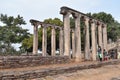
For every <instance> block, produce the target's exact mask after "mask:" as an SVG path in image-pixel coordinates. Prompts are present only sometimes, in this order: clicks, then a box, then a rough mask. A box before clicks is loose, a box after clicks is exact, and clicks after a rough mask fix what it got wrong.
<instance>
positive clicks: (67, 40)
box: [63, 12, 70, 57]
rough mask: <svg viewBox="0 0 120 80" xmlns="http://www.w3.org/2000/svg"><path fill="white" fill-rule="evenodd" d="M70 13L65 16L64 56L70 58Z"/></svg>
mask: <svg viewBox="0 0 120 80" xmlns="http://www.w3.org/2000/svg"><path fill="white" fill-rule="evenodd" d="M69 15H70V13H69V12H67V13H66V14H64V15H63V22H64V55H65V56H69V57H70V19H69Z"/></svg>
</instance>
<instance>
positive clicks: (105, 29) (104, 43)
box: [103, 24, 108, 51]
mask: <svg viewBox="0 0 120 80" xmlns="http://www.w3.org/2000/svg"><path fill="white" fill-rule="evenodd" d="M103 48H104V49H105V50H106V51H108V50H107V25H106V24H104V25H103Z"/></svg>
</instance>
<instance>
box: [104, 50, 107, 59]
mask: <svg viewBox="0 0 120 80" xmlns="http://www.w3.org/2000/svg"><path fill="white" fill-rule="evenodd" d="M103 60H104V61H106V60H107V52H106V50H105V49H104V50H103Z"/></svg>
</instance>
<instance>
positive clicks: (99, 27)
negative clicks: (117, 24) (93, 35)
mask: <svg viewBox="0 0 120 80" xmlns="http://www.w3.org/2000/svg"><path fill="white" fill-rule="evenodd" d="M102 38H103V37H102V24H99V25H98V43H99V46H100V47H101V49H103V42H102Z"/></svg>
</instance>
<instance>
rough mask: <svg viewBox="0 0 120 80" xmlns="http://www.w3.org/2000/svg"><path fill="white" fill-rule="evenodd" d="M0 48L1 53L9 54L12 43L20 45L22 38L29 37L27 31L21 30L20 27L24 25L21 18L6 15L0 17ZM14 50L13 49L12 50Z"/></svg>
mask: <svg viewBox="0 0 120 80" xmlns="http://www.w3.org/2000/svg"><path fill="white" fill-rule="evenodd" d="M0 22H1V23H2V25H0V47H1V49H2V50H1V52H3V53H11V50H13V49H14V48H13V47H12V44H13V43H21V42H22V40H23V39H24V38H28V37H29V33H28V32H27V31H28V30H27V29H23V28H22V27H21V26H22V25H25V24H26V22H25V21H24V19H23V17H21V16H20V15H18V16H17V17H13V16H7V15H6V14H5V15H4V14H1V15H0ZM14 50H15V49H14Z"/></svg>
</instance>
